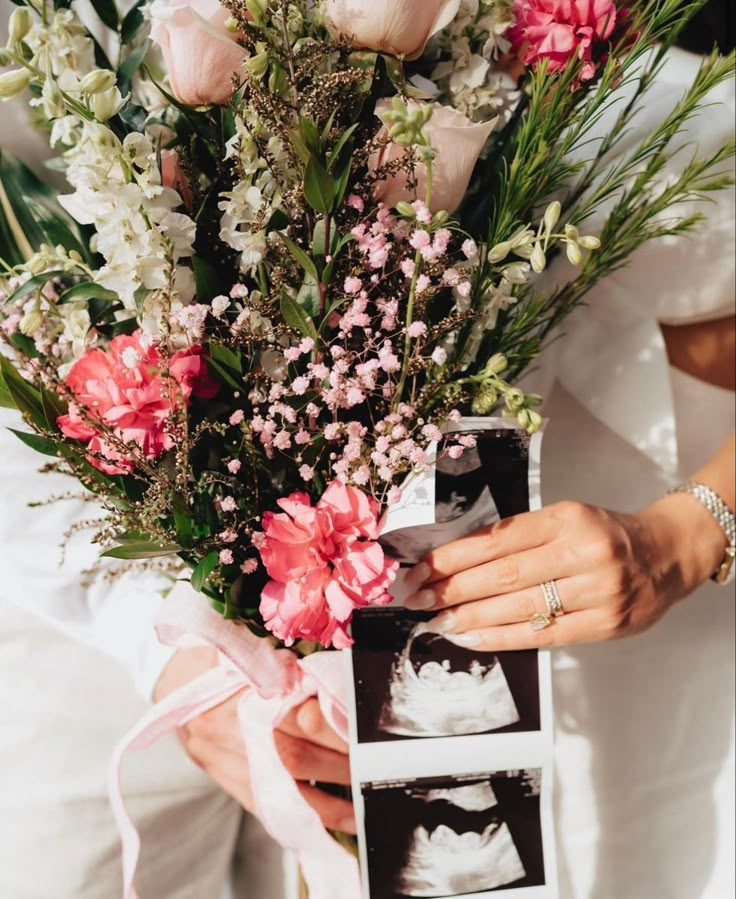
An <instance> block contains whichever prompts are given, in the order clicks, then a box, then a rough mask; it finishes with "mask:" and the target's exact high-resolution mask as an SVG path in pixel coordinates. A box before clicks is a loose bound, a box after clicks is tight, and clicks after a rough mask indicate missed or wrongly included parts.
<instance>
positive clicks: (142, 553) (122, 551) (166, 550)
mask: <svg viewBox="0 0 736 899" xmlns="http://www.w3.org/2000/svg"><path fill="white" fill-rule="evenodd" d="M182 548H183V547H181V546H179V545H178V544H177V543H163V544H160V543H127V544H125V545H123V546H115V547H113V548H112V549H108V550H107V551H106V552H104V553H102V558H103V559H130V560H135V559H157V558H159V557H161V556H175V555H176V554H177V553H180V552H181V551H182Z"/></svg>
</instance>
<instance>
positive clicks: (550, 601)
mask: <svg viewBox="0 0 736 899" xmlns="http://www.w3.org/2000/svg"><path fill="white" fill-rule="evenodd" d="M542 591H543V592H544V603H545V605H546V606H547V617H549V618H559V617H560V616H561V615H564V614H565V607H564V606H563V605H562V599H561V597H560V591H559V590H558V589H557V581H545V582H544V583H543V584H542Z"/></svg>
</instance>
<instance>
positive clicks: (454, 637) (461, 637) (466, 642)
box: [446, 634, 480, 649]
mask: <svg viewBox="0 0 736 899" xmlns="http://www.w3.org/2000/svg"><path fill="white" fill-rule="evenodd" d="M446 639H447V640H449V641H450V643H457V645H458V646H466V647H469V648H471V649H472V648H474V647H476V646H480V637H479V636H478V635H477V634H448V635H447V637H446Z"/></svg>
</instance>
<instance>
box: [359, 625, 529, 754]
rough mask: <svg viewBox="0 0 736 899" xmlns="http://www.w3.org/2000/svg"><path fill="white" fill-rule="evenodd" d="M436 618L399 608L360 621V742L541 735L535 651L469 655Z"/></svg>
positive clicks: (468, 650) (473, 652)
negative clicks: (440, 630)
mask: <svg viewBox="0 0 736 899" xmlns="http://www.w3.org/2000/svg"><path fill="white" fill-rule="evenodd" d="M431 619H432V615H431V614H429V613H427V612H410V611H408V610H406V609H401V608H391V609H365V610H363V611H362V612H360V613H359V614H358V615H356V617H355V620H354V623H353V637H354V639H355V647H354V648H353V678H354V681H355V696H356V706H357V707H356V716H357V727H358V741H359V742H361V743H366V742H368V743H369V742H375V741H386V740H402V739H420V738H429V737H460V736H464V735H468V734H483V733H508V732H518V731H534V730H539V728H540V702H539V657H538V653H537V652H535V651H533V650H530V651H524V652H506V653H484V652H478V651H477V650H472V649H467V648H465V647H461V646H458V645H457V644H455V643H452V642H451V641H450V640H448V639H446V638H445V637H444V636H442V635H441V634H437V633H434V632H433V631H432V630H431V623H430V622H431Z"/></svg>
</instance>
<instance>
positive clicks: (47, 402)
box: [41, 387, 69, 431]
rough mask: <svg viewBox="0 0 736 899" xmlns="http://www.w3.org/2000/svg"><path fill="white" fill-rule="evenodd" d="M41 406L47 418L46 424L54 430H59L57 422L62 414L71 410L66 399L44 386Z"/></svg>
mask: <svg viewBox="0 0 736 899" xmlns="http://www.w3.org/2000/svg"><path fill="white" fill-rule="evenodd" d="M41 408H42V409H43V414H44V416H45V418H46V424H47V425H48V426H49V428H51V430H52V431H57V430H58V429H59V426H58V424H57V421H58V419H59V418H60V416H62V415H66V413H67V412H68V411H69V407H68V405H67V403H66V400H63V399H62V398H61V397H60V396H57V395H56V394H55V393H52V392H51V391H50V390H46V389H44V388H43V387H42V388H41Z"/></svg>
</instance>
